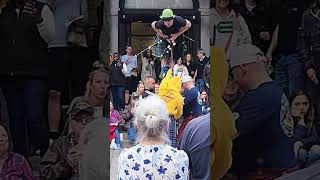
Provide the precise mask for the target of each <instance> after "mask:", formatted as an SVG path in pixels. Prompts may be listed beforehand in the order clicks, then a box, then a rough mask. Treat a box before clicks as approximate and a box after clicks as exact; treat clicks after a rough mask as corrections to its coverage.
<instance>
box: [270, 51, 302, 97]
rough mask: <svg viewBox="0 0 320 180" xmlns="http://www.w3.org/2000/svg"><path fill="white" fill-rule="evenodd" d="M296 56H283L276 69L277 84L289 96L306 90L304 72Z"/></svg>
mask: <svg viewBox="0 0 320 180" xmlns="http://www.w3.org/2000/svg"><path fill="white" fill-rule="evenodd" d="M303 69H304V68H303V63H301V62H300V61H299V59H298V57H297V55H296V54H290V55H281V56H280V59H279V61H278V62H277V64H276V67H275V82H276V83H277V84H278V85H279V86H280V87H281V88H282V90H283V91H284V93H285V94H286V95H287V96H288V95H290V94H292V93H293V92H295V91H298V90H303V88H304V85H303V84H304V71H303Z"/></svg>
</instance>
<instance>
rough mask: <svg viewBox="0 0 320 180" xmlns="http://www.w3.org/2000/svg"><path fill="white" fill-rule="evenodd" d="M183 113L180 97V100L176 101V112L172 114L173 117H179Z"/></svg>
mask: <svg viewBox="0 0 320 180" xmlns="http://www.w3.org/2000/svg"><path fill="white" fill-rule="evenodd" d="M182 113H183V103H182V99H181V102H178V101H177V113H176V115H175V116H174V118H175V119H179V118H180V117H181V116H182Z"/></svg>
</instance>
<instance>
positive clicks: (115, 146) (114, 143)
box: [110, 139, 118, 150]
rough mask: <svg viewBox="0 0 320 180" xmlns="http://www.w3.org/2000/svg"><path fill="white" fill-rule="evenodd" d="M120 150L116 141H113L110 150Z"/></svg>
mask: <svg viewBox="0 0 320 180" xmlns="http://www.w3.org/2000/svg"><path fill="white" fill-rule="evenodd" d="M117 148H118V146H117V144H116V142H115V139H112V141H111V143H110V149H112V150H116V149H117Z"/></svg>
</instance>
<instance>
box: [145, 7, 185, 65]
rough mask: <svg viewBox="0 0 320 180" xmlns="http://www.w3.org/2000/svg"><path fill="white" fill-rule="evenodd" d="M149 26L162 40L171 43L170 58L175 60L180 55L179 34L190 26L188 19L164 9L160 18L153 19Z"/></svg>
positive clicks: (180, 37)
mask: <svg viewBox="0 0 320 180" xmlns="http://www.w3.org/2000/svg"><path fill="white" fill-rule="evenodd" d="M151 26H152V28H153V29H154V30H155V31H156V32H157V34H158V35H159V36H160V37H161V38H162V39H163V40H165V41H167V42H168V43H170V44H171V43H172V45H173V48H171V51H172V49H173V57H171V58H173V60H174V61H176V60H178V59H179V58H180V57H182V51H183V46H182V36H181V35H182V34H183V33H184V32H186V31H187V30H188V29H189V28H190V27H191V23H190V21H189V20H187V19H184V18H182V17H181V16H175V15H174V14H173V11H172V10H171V9H164V10H163V11H162V15H161V16H160V20H159V21H154V22H153V23H152V24H151ZM171 54H172V53H171Z"/></svg>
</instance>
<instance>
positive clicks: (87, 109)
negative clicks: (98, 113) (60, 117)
mask: <svg viewBox="0 0 320 180" xmlns="http://www.w3.org/2000/svg"><path fill="white" fill-rule="evenodd" d="M80 113H87V114H89V116H93V113H94V109H93V107H92V106H91V105H90V104H89V103H87V102H78V103H77V104H76V105H75V106H74V107H73V108H72V110H71V112H70V115H71V117H75V116H77V115H79V114H80Z"/></svg>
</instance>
